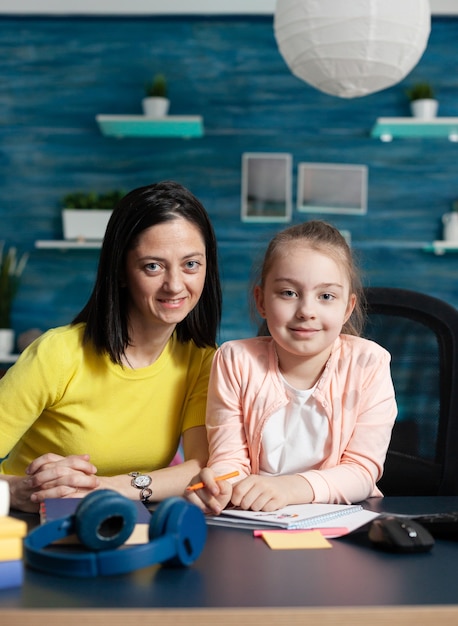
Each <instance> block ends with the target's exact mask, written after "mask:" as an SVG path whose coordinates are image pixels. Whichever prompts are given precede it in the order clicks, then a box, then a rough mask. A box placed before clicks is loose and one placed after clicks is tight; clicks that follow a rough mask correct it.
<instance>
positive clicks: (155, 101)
mask: <svg viewBox="0 0 458 626" xmlns="http://www.w3.org/2000/svg"><path fill="white" fill-rule="evenodd" d="M145 93H146V97H145V98H143V100H142V108H143V113H144V115H146V116H147V117H164V116H166V115H167V113H168V111H169V107H170V100H169V99H168V92H167V80H166V78H165V76H164V74H156V75H155V76H154V78H153V80H152V81H151V82H149V83H147V84H146V86H145Z"/></svg>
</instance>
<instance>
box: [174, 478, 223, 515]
mask: <svg viewBox="0 0 458 626" xmlns="http://www.w3.org/2000/svg"><path fill="white" fill-rule="evenodd" d="M199 482H202V483H204V485H205V487H202V488H201V489H196V490H195V491H189V490H186V492H185V496H186V498H187V499H188V500H189V502H192V503H193V504H195V505H196V506H198V507H199V508H200V509H201V510H202V511H203V512H204V513H211V514H213V515H219V514H220V513H221V511H222V510H223V509H224V507H225V506H226V505H227V504H228V503H229V502H230V500H231V495H232V489H233V487H232V484H231V483H229V482H228V481H227V480H219V481H218V482H217V481H216V480H215V473H214V472H213V470H211V469H210V468H208V467H205V468H204V469H203V470H202V471H201V472H200V473H199V474H198V475H197V476H196V477H195V478H194V479H193V480H192V482H191V484H190V485H189V486H192V484H196V483H199Z"/></svg>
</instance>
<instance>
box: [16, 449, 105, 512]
mask: <svg viewBox="0 0 458 626" xmlns="http://www.w3.org/2000/svg"><path fill="white" fill-rule="evenodd" d="M96 473H97V468H96V467H95V465H93V464H92V463H91V462H90V461H89V455H88V454H72V455H70V456H65V457H64V456H60V455H59V454H53V453H48V454H44V455H42V456H39V457H38V458H37V459H35V460H34V461H32V463H31V464H30V465H29V466H28V467H27V469H26V475H27V476H26V478H25V479H23V480H22V489H21V491H22V499H25V498H27V497H28V498H29V499H30V501H31V502H38V503H39V502H42V501H43V500H44V499H45V498H65V497H73V498H75V497H83V496H85V495H86V494H87V493H89V492H90V491H92V490H93V489H96V488H97V487H98V485H99V479H98V478H97V476H96ZM17 495H19V494H17Z"/></svg>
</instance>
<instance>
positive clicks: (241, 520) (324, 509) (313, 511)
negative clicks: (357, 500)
mask: <svg viewBox="0 0 458 626" xmlns="http://www.w3.org/2000/svg"><path fill="white" fill-rule="evenodd" d="M378 515H379V514H378V513H375V512H374V511H368V510H366V509H364V508H363V507H362V506H360V505H359V504H292V505H289V506H285V507H283V508H282V509H278V510H277V511H273V512H272V513H266V512H264V511H243V510H241V509H237V508H233V509H225V510H224V511H223V512H222V513H221V515H208V516H207V518H206V519H207V523H208V524H209V525H214V526H232V527H236V528H252V529H254V528H256V529H269V528H283V529H286V530H297V529H311V528H329V527H334V526H339V527H345V529H346V532H352V531H353V530H356V529H357V528H360V527H361V526H364V524H367V523H368V522H370V521H372V520H373V519H374V518H376V517H378ZM346 532H342V533H341V534H346Z"/></svg>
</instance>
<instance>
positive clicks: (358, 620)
mask: <svg viewBox="0 0 458 626" xmlns="http://www.w3.org/2000/svg"><path fill="white" fill-rule="evenodd" d="M366 505H367V506H368V507H369V508H374V509H375V510H385V511H391V512H399V513H401V512H402V513H411V514H415V513H425V512H436V511H441V510H449V511H450V510H458V497H454V498H384V499H373V500H369V501H367V503H366ZM332 543H333V548H332V549H330V550H291V551H288V550H286V551H274V550H270V549H269V548H268V547H267V545H265V544H264V542H263V541H262V539H255V538H253V536H252V534H251V532H250V531H246V530H237V529H226V528H216V527H211V528H209V534H208V540H207V543H206V546H205V548H204V551H203V553H202V555H201V556H200V558H199V559H198V560H197V561H196V563H194V564H193V565H192V566H191V567H190V568H187V569H168V568H164V567H161V566H151V567H148V568H145V569H143V570H138V571H136V572H132V573H131V574H128V575H123V576H113V577H110V576H108V577H100V578H91V579H86V580H83V579H78V578H59V577H57V576H51V575H48V574H42V573H40V572H37V571H33V570H27V571H26V577H25V583H24V585H23V587H22V588H19V589H13V590H5V591H0V623H1V624H2V626H22V624H25V625H27V626H54V625H55V626H62V625H64V626H73V625H75V626H76V625H78V626H80V624H83V625H84V626H89V625H92V624H95V625H97V626H99V625H100V626H102V625H103V626H105V625H107V626H108V625H110V626H118V625H119V626H126V624H127V625H128V626H137V625H138V626H145V625H149V624H161V625H165V626H167V625H169V624H170V625H172V624H173V625H174V626H181V625H183V626H184V625H186V626H193V625H194V624H196V625H197V624H199V626H206V625H207V624H208V625H211V626H215V625H217V626H220V625H221V626H226V625H234V626H242V625H243V626H244V625H248V626H250V625H252V624H262V626H270V625H274V624H275V625H277V624H285V625H286V624H288V626H296V625H299V624H300V625H301V626H302V625H303V624H305V623H307V624H320V625H323V626H327V625H331V624H332V625H334V624H335V625H337V624H338V625H339V626H342V625H343V626H346V625H347V624H348V625H350V624H351V625H352V626H354V625H356V626H358V625H360V624H361V625H363V624H364V626H367V624H370V625H371V626H372V625H376V624H389V623H391V624H393V625H396V626H397V625H404V624H405V625H407V624H409V625H410V624H419V625H422V624H425V625H426V624H428V626H429V625H430V624H433V623H440V624H441V626H442V625H444V624H445V625H448V624H450V625H452V624H453V625H454V626H455V625H456V624H457V623H458V585H457V583H456V564H457V563H458V541H457V542H453V541H437V542H436V545H435V546H434V548H433V550H432V552H430V553H426V554H412V555H393V554H386V553H380V552H377V551H375V550H373V549H372V547H371V546H370V544H369V542H368V540H367V537H366V534H364V533H360V534H357V535H354V536H352V537H346V538H340V539H336V540H333V541H332Z"/></svg>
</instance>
